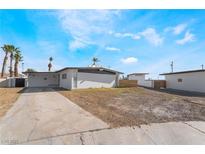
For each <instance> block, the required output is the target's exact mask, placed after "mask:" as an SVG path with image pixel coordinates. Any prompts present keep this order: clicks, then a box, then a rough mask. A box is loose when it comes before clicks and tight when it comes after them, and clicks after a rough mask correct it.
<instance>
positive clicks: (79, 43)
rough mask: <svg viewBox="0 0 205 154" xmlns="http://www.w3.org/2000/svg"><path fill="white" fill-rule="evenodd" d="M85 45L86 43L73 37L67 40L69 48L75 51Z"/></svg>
mask: <svg viewBox="0 0 205 154" xmlns="http://www.w3.org/2000/svg"><path fill="white" fill-rule="evenodd" d="M86 45H87V44H86V43H84V42H82V41H80V40H78V39H75V40H73V41H71V42H69V50H70V51H75V50H77V49H81V48H85V47H86Z"/></svg>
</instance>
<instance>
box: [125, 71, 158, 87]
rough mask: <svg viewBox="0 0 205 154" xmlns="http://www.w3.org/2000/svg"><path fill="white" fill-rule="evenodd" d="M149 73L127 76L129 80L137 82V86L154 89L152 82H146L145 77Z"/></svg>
mask: <svg viewBox="0 0 205 154" xmlns="http://www.w3.org/2000/svg"><path fill="white" fill-rule="evenodd" d="M147 74H149V73H132V74H128V75H127V79H128V80H137V84H138V85H139V86H143V87H150V88H151V87H154V84H153V81H152V80H146V79H145V76H146V75H147Z"/></svg>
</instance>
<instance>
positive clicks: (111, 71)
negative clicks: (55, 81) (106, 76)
mask: <svg viewBox="0 0 205 154" xmlns="http://www.w3.org/2000/svg"><path fill="white" fill-rule="evenodd" d="M67 69H78V70H79V71H81V72H86V71H87V72H91V73H92V72H93V73H94V71H106V72H110V73H119V74H123V73H122V72H118V71H115V70H111V69H108V68H104V67H65V68H63V69H60V70H58V71H55V72H23V74H28V73H59V72H62V71H64V70H67Z"/></svg>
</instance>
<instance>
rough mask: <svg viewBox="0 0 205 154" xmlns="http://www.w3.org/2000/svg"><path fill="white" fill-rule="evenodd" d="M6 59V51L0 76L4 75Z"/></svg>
mask: <svg viewBox="0 0 205 154" xmlns="http://www.w3.org/2000/svg"><path fill="white" fill-rule="evenodd" d="M7 60H8V53H7V52H6V54H5V57H4V62H3V66H2V71H1V77H4V73H5V67H6V62H7Z"/></svg>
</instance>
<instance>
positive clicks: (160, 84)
mask: <svg viewBox="0 0 205 154" xmlns="http://www.w3.org/2000/svg"><path fill="white" fill-rule="evenodd" d="M161 88H166V81H165V80H154V89H161Z"/></svg>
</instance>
